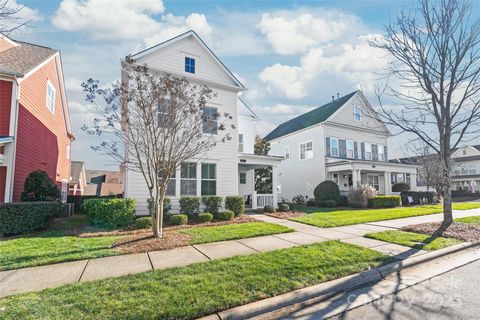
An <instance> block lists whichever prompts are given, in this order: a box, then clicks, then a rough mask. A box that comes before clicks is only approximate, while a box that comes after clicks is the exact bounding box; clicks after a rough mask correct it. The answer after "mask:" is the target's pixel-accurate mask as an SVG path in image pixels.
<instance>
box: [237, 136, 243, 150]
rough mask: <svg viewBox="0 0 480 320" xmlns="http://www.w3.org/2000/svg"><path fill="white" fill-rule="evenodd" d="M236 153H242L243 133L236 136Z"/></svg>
mask: <svg viewBox="0 0 480 320" xmlns="http://www.w3.org/2000/svg"><path fill="white" fill-rule="evenodd" d="M238 152H243V133H239V134H238Z"/></svg>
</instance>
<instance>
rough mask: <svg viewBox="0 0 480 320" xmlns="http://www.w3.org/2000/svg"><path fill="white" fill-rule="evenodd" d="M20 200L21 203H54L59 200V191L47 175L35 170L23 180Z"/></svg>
mask: <svg viewBox="0 0 480 320" xmlns="http://www.w3.org/2000/svg"><path fill="white" fill-rule="evenodd" d="M20 199H21V200H22V201H55V200H58V199H60V190H58V186H57V185H56V184H55V182H53V180H52V179H50V177H49V176H48V173H46V172H45V171H42V170H37V171H33V172H31V173H30V174H29V175H28V176H27V178H26V179H25V184H24V185H23V192H22V194H21V195H20Z"/></svg>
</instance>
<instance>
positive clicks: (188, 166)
mask: <svg viewBox="0 0 480 320" xmlns="http://www.w3.org/2000/svg"><path fill="white" fill-rule="evenodd" d="M180 194H181V195H182V196H196V195H197V164H196V163H192V162H185V163H182V165H181V170H180Z"/></svg>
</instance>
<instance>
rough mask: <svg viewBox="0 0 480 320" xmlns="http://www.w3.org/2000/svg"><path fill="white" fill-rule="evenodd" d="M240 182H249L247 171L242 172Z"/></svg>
mask: <svg viewBox="0 0 480 320" xmlns="http://www.w3.org/2000/svg"><path fill="white" fill-rule="evenodd" d="M240 184H247V173H246V172H240Z"/></svg>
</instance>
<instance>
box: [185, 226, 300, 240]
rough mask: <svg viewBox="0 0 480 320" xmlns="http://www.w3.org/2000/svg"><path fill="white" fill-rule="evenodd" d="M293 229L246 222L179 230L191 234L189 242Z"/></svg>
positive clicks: (260, 234)
mask: <svg viewBox="0 0 480 320" xmlns="http://www.w3.org/2000/svg"><path fill="white" fill-rule="evenodd" d="M293 231H294V230H293V229H290V228H287V227H284V226H280V225H277V224H273V223H267V222H247V223H237V224H228V225H224V226H217V227H199V228H189V229H184V230H180V231H179V232H180V233H184V234H188V235H190V236H192V240H191V244H199V243H207V242H216V241H225V240H234V239H244V238H251V237H258V236H267V235H270V234H277V233H285V232H293Z"/></svg>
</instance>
